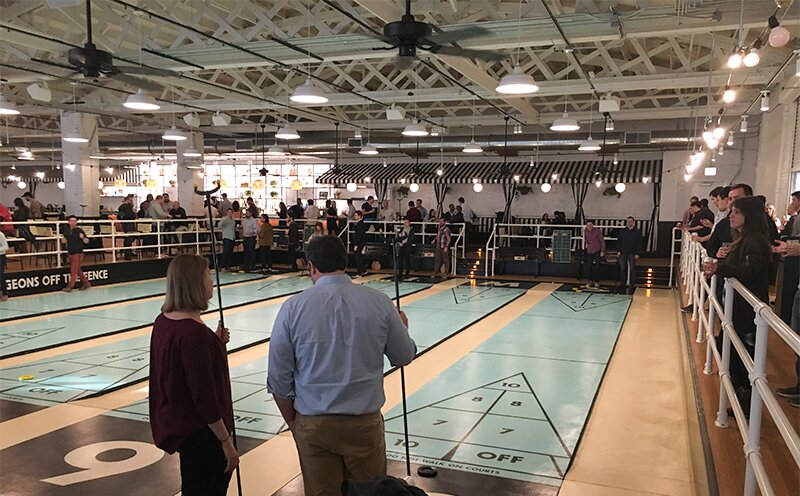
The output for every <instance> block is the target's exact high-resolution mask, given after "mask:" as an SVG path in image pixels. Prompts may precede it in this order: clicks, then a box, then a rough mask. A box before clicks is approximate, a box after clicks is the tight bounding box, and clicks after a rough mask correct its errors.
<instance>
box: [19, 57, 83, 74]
mask: <svg viewBox="0 0 800 496" xmlns="http://www.w3.org/2000/svg"><path fill="white" fill-rule="evenodd" d="M31 61H32V62H37V63H39V64H44V65H50V66H53V67H58V68H59V69H66V70H68V71H72V72H80V69H78V68H76V67H73V66H71V65H67V64H59V63H58V62H53V61H50V60H44V59H37V58H36V57H31Z"/></svg>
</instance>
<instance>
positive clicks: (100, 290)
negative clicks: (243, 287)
mask: <svg viewBox="0 0 800 496" xmlns="http://www.w3.org/2000/svg"><path fill="white" fill-rule="evenodd" d="M263 277H264V276H262V275H261V274H237V273H231V272H223V273H221V274H220V284H233V283H237V282H243V281H249V280H251V279H262V278H263ZM164 291H165V288H164V279H153V280H148V281H139V282H130V283H123V284H115V285H109V286H94V287H93V288H92V289H91V290H90V291H73V292H71V293H64V292H63V291H57V292H53V293H44V294H41V295H35V296H23V297H19V298H9V299H8V300H7V301H0V322H4V321H8V320H16V319H21V318H27V317H35V316H37V315H45V314H48V313H55V312H63V311H66V310H77V309H81V308H88V307H93V306H97V305H108V304H110V303H117V302H120V301H131V300H137V299H141V298H148V297H151V296H158V295H163V294H164Z"/></svg>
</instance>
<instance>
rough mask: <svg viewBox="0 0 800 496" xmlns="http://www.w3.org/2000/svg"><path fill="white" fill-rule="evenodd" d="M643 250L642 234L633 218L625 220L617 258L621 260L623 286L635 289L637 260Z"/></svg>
mask: <svg viewBox="0 0 800 496" xmlns="http://www.w3.org/2000/svg"><path fill="white" fill-rule="evenodd" d="M641 249H642V232H641V231H639V229H637V227H636V221H635V220H634V218H633V217H628V218H627V219H625V228H624V229H621V230H620V231H619V234H618V235H617V258H618V260H619V281H620V284H621V285H623V286H628V287H629V288H633V286H634V283H635V282H636V260H638V259H639V252H640V251H641Z"/></svg>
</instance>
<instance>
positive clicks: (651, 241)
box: [644, 181, 672, 250]
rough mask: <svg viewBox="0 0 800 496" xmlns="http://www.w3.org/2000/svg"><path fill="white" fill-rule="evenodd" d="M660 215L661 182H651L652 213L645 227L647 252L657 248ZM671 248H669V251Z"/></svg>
mask: <svg viewBox="0 0 800 496" xmlns="http://www.w3.org/2000/svg"><path fill="white" fill-rule="evenodd" d="M660 213H661V182H660V181H659V182H653V211H652V212H651V213H650V225H649V226H647V235H646V236H645V238H644V239H645V241H646V242H647V249H648V250H656V249H657V247H658V217H659V214H660ZM671 249H672V248H670V250H671Z"/></svg>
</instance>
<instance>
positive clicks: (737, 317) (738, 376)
mask: <svg viewBox="0 0 800 496" xmlns="http://www.w3.org/2000/svg"><path fill="white" fill-rule="evenodd" d="M709 197H710V199H711V203H713V205H714V207H715V209H716V212H714V211H712V210H711V209H710V207H709V201H708V200H707V199H699V198H697V197H692V198H691V199H690V202H689V207H688V208H687V209H686V212H685V213H684V216H683V219H682V222H681V224H680V227H681V228H682V229H684V230H685V231H687V232H688V233H691V235H692V237H693V239H695V240H696V241H697V242H699V243H701V244H702V245H703V247H704V248H705V250H706V253H707V255H708V258H706V259H705V260H704V262H703V267H702V269H703V272H704V275H705V276H706V277H707V278H710V277H711V276H713V275H717V276H719V277H734V278H736V279H737V280H738V281H739V282H741V283H742V284H743V285H744V286H745V287H746V288H747V289H748V290H750V292H752V293H753V294H754V295H755V296H756V297H758V298H759V299H760V300H761V301H763V302H764V303H766V304H771V300H770V286H771V285H772V284H774V282H775V276H776V274H777V271H778V268H779V267H780V266H782V267H783V268H782V270H783V277H782V287H781V289H780V290H779V291H780V292H781V295H782V304H781V306H780V308H776V313H778V314H779V315H780V317H781V319H782V320H784V321H785V322H786V323H787V324H789V325H790V326H791V327H792V329H793V330H794V331H795V332H800V291H798V290H797V289H798V284H800V263H798V261H799V260H800V221H796V220H797V215H798V212H800V191H795V192H794V193H792V195H791V201H790V202H789V207H788V209H787V215H786V217H785V218H783V219H781V218H779V217H778V216H777V215H776V213H775V207H774V206H773V205H771V204H769V203H768V202H767V199H766V198H765V197H764V196H761V195H758V196H754V195H753V189H752V187H751V186H750V185H748V184H743V183H740V184H734V185H732V186H720V187H716V188H714V189H713V190H711V191H710V193H709ZM722 287H723V285H722V284H721V283H720V284H719V285H718V291H717V295H716V296H717V298H718V299H719V300H720V301H722ZM681 310H682V311H684V312H692V311H694V307H693V306H692V305H691V304H690V305H687V306H685V307H683V308H681ZM754 318H755V312H754V310H753V307H752V306H751V305H750V304H749V303H748V302H747V301H746V300H745V299H744V297H742V296H741V295H739V294H738V293H735V295H734V300H733V315H732V320H733V326H734V329H735V330H736V334H737V335H738V336H739V338H740V339H741V340H742V342H743V343H744V345H745V348H746V349H747V351H748V353H749V354H750V356H751V358H752V356H753V353H754V349H755V334H756V327H755V323H754ZM719 343H721V340H718V345H719ZM730 357H731V358H730V373H731V381H732V382H733V385H734V389H735V391H736V396H737V398H738V400H739V402H740V403H741V404H742V406H743V409H744V411H745V414H746V415H747V414H749V404H750V396H751V392H752V386H751V383H750V380H749V378H748V374H747V369H746V368H745V366H744V363H743V362H742V360H741V358H740V357H739V355H738V353H735V352H732V353H731V355H730ZM796 375H797V379H796V382H795V384H794V385H792V386H789V387H783V388H778V389H777V391H776V392H777V394H778V395H779V396H782V397H784V398H787V399H788V401H789V403H790V405H792V406H795V407H800V359H798V361H797V363H796Z"/></svg>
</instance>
